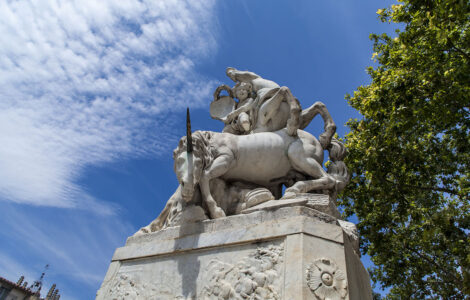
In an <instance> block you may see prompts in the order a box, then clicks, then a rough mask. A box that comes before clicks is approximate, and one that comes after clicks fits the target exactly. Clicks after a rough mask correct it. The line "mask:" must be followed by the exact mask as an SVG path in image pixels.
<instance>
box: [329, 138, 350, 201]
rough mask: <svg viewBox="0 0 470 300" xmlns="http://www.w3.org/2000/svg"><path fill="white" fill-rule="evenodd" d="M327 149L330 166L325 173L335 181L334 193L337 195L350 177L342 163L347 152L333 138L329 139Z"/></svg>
mask: <svg viewBox="0 0 470 300" xmlns="http://www.w3.org/2000/svg"><path fill="white" fill-rule="evenodd" d="M327 149H328V152H329V156H330V164H329V166H328V169H327V172H328V174H329V175H331V177H333V178H334V179H335V181H336V184H335V192H336V193H338V192H340V191H342V190H343V189H344V188H345V187H346V185H347V184H348V182H349V179H350V177H351V175H350V174H349V171H348V168H347V167H346V164H345V163H344V161H343V159H344V158H345V157H346V155H347V154H348V151H347V149H346V147H345V146H344V145H343V143H341V142H340V141H339V140H337V139H335V138H332V139H331V142H330V144H329V145H328V148H327Z"/></svg>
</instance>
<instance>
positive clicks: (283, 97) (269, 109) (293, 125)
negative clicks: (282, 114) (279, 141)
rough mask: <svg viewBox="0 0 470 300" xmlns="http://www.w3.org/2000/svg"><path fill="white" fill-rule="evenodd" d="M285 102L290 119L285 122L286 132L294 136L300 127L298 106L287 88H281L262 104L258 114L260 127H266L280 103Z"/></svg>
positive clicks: (275, 113) (299, 109) (297, 102)
mask: <svg viewBox="0 0 470 300" xmlns="http://www.w3.org/2000/svg"><path fill="white" fill-rule="evenodd" d="M283 101H286V102H287V104H288V105H289V111H290V117H289V120H288V121H287V130H288V132H289V134H290V135H294V134H295V132H296V131H297V129H298V128H299V125H300V111H301V108H300V104H299V100H297V98H295V97H294V95H292V93H291V91H290V90H289V88H288V87H285V86H283V87H281V88H279V90H278V91H277V92H276V93H275V94H274V95H273V96H272V97H271V98H269V100H267V101H266V102H264V103H263V105H262V106H261V108H260V111H259V113H258V117H259V118H260V123H261V125H263V126H264V125H266V124H267V123H268V121H269V120H270V119H272V118H274V117H275V116H276V115H277V114H278V112H279V107H280V106H281V103H282V102H283Z"/></svg>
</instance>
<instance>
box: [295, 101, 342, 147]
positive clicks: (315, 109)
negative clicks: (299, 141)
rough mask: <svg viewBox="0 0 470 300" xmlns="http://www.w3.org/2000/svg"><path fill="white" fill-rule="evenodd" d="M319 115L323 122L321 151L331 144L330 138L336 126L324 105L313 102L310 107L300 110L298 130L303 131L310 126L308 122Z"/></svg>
mask: <svg viewBox="0 0 470 300" xmlns="http://www.w3.org/2000/svg"><path fill="white" fill-rule="evenodd" d="M318 114H320V115H321V117H322V119H323V122H324V124H325V125H324V129H325V132H323V133H322V134H321V135H320V144H321V145H322V148H323V149H326V148H327V147H328V145H329V144H330V142H331V138H332V137H333V135H334V134H335V132H336V124H335V122H334V121H333V118H332V117H331V115H330V113H329V112H328V109H326V105H325V104H323V103H322V102H320V101H317V102H315V103H314V104H313V105H312V106H310V107H309V108H307V109H304V110H302V113H301V115H300V120H301V121H300V129H304V128H305V127H307V126H308V124H310V122H311V121H312V120H313V118H315V116H316V115H318Z"/></svg>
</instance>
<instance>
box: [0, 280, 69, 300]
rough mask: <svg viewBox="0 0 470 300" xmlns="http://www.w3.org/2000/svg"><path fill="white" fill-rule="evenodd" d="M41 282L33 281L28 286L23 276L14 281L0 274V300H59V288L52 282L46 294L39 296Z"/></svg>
mask: <svg viewBox="0 0 470 300" xmlns="http://www.w3.org/2000/svg"><path fill="white" fill-rule="evenodd" d="M41 287H42V282H40V285H39V286H38V282H34V283H33V284H32V285H31V286H29V287H28V282H26V281H24V276H21V277H20V279H19V280H18V281H17V282H16V283H14V282H12V281H10V280H8V279H5V278H3V277H1V276H0V300H59V299H60V295H59V290H58V289H56V285H55V284H53V285H52V287H51V288H50V290H49V292H48V293H47V296H46V297H45V298H41Z"/></svg>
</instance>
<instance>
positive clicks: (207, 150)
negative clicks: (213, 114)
mask: <svg viewBox="0 0 470 300" xmlns="http://www.w3.org/2000/svg"><path fill="white" fill-rule="evenodd" d="M213 135H214V132H212V131H200V130H198V131H195V132H193V133H192V134H191V137H192V142H193V143H192V144H193V153H194V156H196V157H200V158H201V159H202V163H203V170H205V169H207V168H208V167H209V166H210V165H211V164H212V161H213V160H214V156H215V155H216V149H215V148H214V147H212V146H211V144H210V140H211V139H212V137H213ZM186 144H187V137H186V136H183V137H182V138H181V139H180V141H179V143H178V147H177V148H176V149H175V150H174V151H173V159H175V158H176V157H178V156H179V155H180V154H181V153H182V152H186V149H187V147H186Z"/></svg>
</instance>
